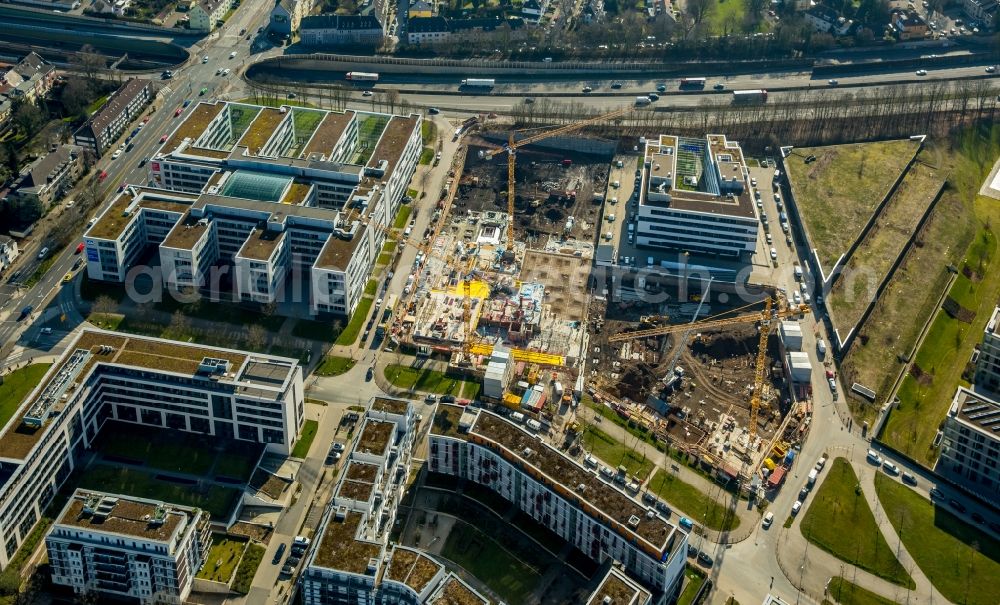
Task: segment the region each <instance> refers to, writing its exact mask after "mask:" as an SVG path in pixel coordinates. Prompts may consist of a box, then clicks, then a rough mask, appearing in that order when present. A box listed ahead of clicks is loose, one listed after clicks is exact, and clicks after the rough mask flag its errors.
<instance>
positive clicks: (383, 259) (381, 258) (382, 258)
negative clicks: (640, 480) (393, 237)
mask: <svg viewBox="0 0 1000 605" xmlns="http://www.w3.org/2000/svg"><path fill="white" fill-rule="evenodd" d="M391 261H392V252H383V253H382V254H379V255H378V258H377V259H375V264H376V265H382V266H383V267H384V266H385V265H388V264H389V263H390V262H391Z"/></svg>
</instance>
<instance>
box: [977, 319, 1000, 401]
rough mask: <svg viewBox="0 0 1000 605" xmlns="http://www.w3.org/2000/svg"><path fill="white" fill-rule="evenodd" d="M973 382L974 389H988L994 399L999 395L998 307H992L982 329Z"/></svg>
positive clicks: (999, 344)
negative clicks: (981, 339) (990, 314)
mask: <svg viewBox="0 0 1000 605" xmlns="http://www.w3.org/2000/svg"><path fill="white" fill-rule="evenodd" d="M975 382H976V390H985V391H989V392H990V393H991V394H992V395H993V398H994V399H996V398H997V396H998V395H1000V307H996V308H994V309H993V315H992V316H990V321H989V322H988V323H987V324H986V329H985V330H983V341H982V343H980V345H979V356H978V357H977V358H976V378H975Z"/></svg>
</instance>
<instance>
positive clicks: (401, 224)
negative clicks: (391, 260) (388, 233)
mask: <svg viewBox="0 0 1000 605" xmlns="http://www.w3.org/2000/svg"><path fill="white" fill-rule="evenodd" d="M411 212H413V208H412V207H411V206H409V205H406V204H404V205H402V206H400V207H399V212H397V213H396V219H395V220H394V221H392V228H393V229H405V228H406V224H407V223H409V222H410V213H411ZM388 243H389V242H386V244H388ZM393 245H394V246H395V242H393ZM393 249H395V248H393ZM383 251H384V249H383Z"/></svg>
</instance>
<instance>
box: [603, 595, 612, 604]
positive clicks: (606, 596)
mask: <svg viewBox="0 0 1000 605" xmlns="http://www.w3.org/2000/svg"><path fill="white" fill-rule="evenodd" d="M601 603H604V605H611V603H612V601H611V597H610V596H608V595H604V599H603V600H602V601H601Z"/></svg>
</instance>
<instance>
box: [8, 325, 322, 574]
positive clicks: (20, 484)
mask: <svg viewBox="0 0 1000 605" xmlns="http://www.w3.org/2000/svg"><path fill="white" fill-rule="evenodd" d="M303 406H304V392H303V385H302V369H301V367H299V364H298V361H296V360H294V359H288V358H284V357H277V356H272V355H262V354H257V353H248V352H244V351H236V350H232V349H222V348H216V347H205V346H201V345H196V344H190V343H180V342H174V341H169V340H164V339H160V338H149V337H142V336H134V335H130V334H120V333H117V332H105V331H102V330H93V329H87V330H84V331H83V332H82V333H81V334H80V335H79V336H78V337H77V338H76V340H75V341H74V342H73V343H72V344H70V345H69V347H67V349H66V352H65V353H64V354H63V355H62V357H61V358H60V359H59V360H58V361H56V362H55V363H54V364H53V365H52V367H51V368H50V369H49V371H48V372H47V373H46V375H45V376H44V377H43V378H42V380H41V381H40V383H39V384H38V386H37V387H36V388H35V389H34V390H33V391H32V392H31V393H30V394H29V395H28V397H27V398H26V399H25V400H24V402H23V403H22V404H21V405H20V407H19V408H18V409H17V411H16V413H14V414H13V415H12V416H11V418H10V420H9V421H8V422H7V423H6V425H5V426H4V427H3V428H2V433H0V540H2V541H3V548H0V567H6V566H7V565H8V564H9V562H10V559H11V557H13V556H14V553H15V552H16V551H17V549H18V547H19V546H20V545H21V543H22V542H23V541H24V540H25V538H26V537H27V536H28V534H29V533H30V532H31V530H32V528H33V527H34V526H35V524H36V523H37V521H38V519H39V518H41V515H42V514H43V512H44V511H45V509H46V507H47V506H48V505H49V503H50V502H51V501H52V499H53V497H54V496H55V494H56V493H57V492H58V491H59V489H60V488H61V487H62V486H63V484H64V483H65V481H66V479H67V477H69V475H70V473H71V472H72V471H73V470H74V469H76V468H77V466H78V465H79V464H80V462H81V460H83V459H84V458H85V456H86V450H87V449H88V448H89V447H90V446H91V444H93V442H94V440H95V439H96V438H97V436H98V434H99V432H100V431H101V429H102V427H103V426H104V424H105V422H106V421H107V420H118V421H122V422H130V423H135V424H142V425H145V426H153V427H164V428H172V429H177V430H183V431H189V432H193V433H200V434H204V435H215V436H220V437H226V438H233V439H241V440H245V441H252V442H254V443H260V444H264V445H265V446H266V448H267V450H269V451H272V452H275V453H278V454H288V453H289V452H290V451H291V449H292V447H293V446H294V444H295V440H296V438H297V435H298V432H299V429H300V428H301V425H302V421H303Z"/></svg>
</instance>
